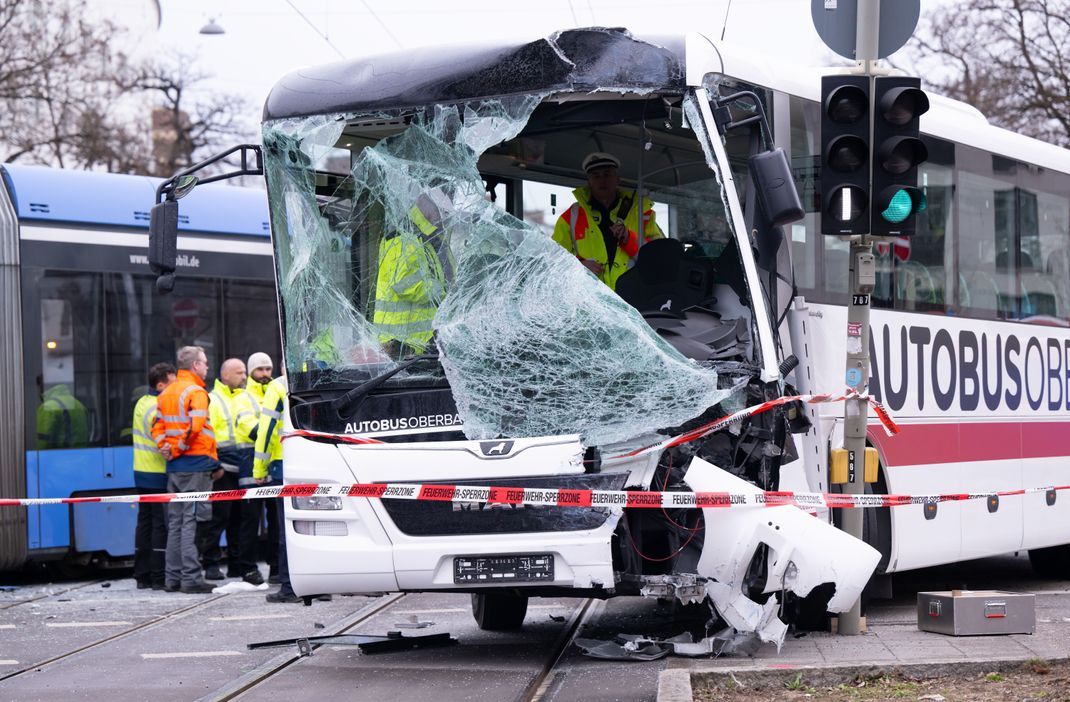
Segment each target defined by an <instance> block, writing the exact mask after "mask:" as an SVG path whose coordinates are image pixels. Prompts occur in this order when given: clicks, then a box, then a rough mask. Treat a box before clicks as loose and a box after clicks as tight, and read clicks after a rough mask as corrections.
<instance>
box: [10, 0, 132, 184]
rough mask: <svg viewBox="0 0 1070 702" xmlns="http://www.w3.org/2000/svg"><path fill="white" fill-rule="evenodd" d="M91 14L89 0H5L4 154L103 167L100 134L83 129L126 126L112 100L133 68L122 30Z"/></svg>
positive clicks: (12, 156)
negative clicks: (120, 48)
mask: <svg viewBox="0 0 1070 702" xmlns="http://www.w3.org/2000/svg"><path fill="white" fill-rule="evenodd" d="M87 15H89V13H88V11H87V4H86V1H85V0H55V1H51V2H50V1H48V0H4V2H3V3H0V139H2V141H3V144H4V148H5V151H6V153H4V154H3V160H4V161H15V160H24V161H36V162H43V163H53V164H55V165H58V166H61V167H62V166H76V167H87V166H89V167H91V166H95V165H98V163H97V162H98V160H100V159H99V158H98V156H97V155H96V154H95V153H89V152H87V148H89V147H90V145H91V144H93V143H95V141H96V137H94V136H92V135H91V134H88V133H83V131H82V130H83V129H85V128H91V129H92V130H94V131H95V132H96V133H98V134H99V132H100V130H101V129H103V128H105V126H106V127H107V130H108V131H109V132H110V131H113V129H115V130H118V127H116V126H115V125H113V124H111V121H112V117H111V113H110V112H109V110H108V107H109V106H110V104H111V103H112V102H113V101H114V100H115V99H116V98H117V97H118V95H119V90H118V86H117V85H116V83H115V80H114V76H116V75H119V74H121V73H122V72H123V71H124V70H126V57H125V56H123V55H122V54H121V53H119V52H116V51H115V50H114V49H113V48H112V46H111V44H110V42H109V39H110V38H111V37H113V36H115V35H116V34H118V33H119V32H120V30H119V29H118V28H117V27H115V26H113V25H111V24H110V23H108V22H91V21H89V20H87V19H86V17H87ZM118 131H121V130H118ZM125 136H126V135H125V134H124V137H125ZM104 160H105V161H107V160H109V159H108V158H107V157H105V158H104Z"/></svg>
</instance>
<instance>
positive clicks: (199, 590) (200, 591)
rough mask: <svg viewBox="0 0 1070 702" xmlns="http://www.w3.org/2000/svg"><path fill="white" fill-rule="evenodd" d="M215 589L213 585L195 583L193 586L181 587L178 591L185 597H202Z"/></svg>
mask: <svg viewBox="0 0 1070 702" xmlns="http://www.w3.org/2000/svg"><path fill="white" fill-rule="evenodd" d="M214 589H215V585H212V584H211V583H196V584H194V585H183V586H182V587H181V588H179V590H180V591H181V592H184V593H186V594H187V595H204V594H207V593H209V592H211V591H212V590H214Z"/></svg>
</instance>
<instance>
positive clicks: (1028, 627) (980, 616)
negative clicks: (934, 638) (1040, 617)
mask: <svg viewBox="0 0 1070 702" xmlns="http://www.w3.org/2000/svg"><path fill="white" fill-rule="evenodd" d="M1035 604H1036V597H1035V596H1034V595H1032V594H1020V593H1015V592H1001V591H999V590H948V591H944V592H919V593H918V628H919V629H921V630H922V631H933V632H936V633H938V634H950V635H951V636H979V635H995V634H1032V633H1033V631H1034V630H1035V629H1036V621H1037V618H1036V610H1035Z"/></svg>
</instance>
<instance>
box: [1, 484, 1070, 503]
mask: <svg viewBox="0 0 1070 702" xmlns="http://www.w3.org/2000/svg"><path fill="white" fill-rule="evenodd" d="M1058 490H1070V485H1059V486H1047V487H1033V488H1024V489H1019V490H1005V491H1000V492H971V493H955V494H944V495H844V494H838V493H830V492H771V491H766V492H762V491H754V492H741V493H730V492H671V491H669V492H655V491H646V490H554V489H546V488H523V487H489V486H479V485H423V484H415V483H354V484H351V485H317V484H308V483H306V484H294V485H275V486H271V487H257V488H246V489H240V490H223V491H220V492H180V493H162V494H150V495H100V496H94V497H44V498H29V499H0V506H18V505H22V506H32V505H68V504H92V503H99V502H124V503H133V502H217V501H226V500H256V499H266V498H275V497H314V496H315V497H332V496H333V497H366V498H371V499H382V500H424V501H430V502H460V503H486V504H490V505H524V506H532V507H625V508H636V509H642V508H655V509H660V508H662V507H664V508H672V509H694V508H707V507H708V508H742V507H779V506H783V505H794V506H795V507H800V508H802V509H806V510H813V509H824V508H843V509H849V508H872V507H900V506H902V505H924V504H933V503H937V502H961V501H963V500H987V499H992V498H999V497H1012V496H1016V495H1031V494H1036V493H1048V492H1051V493H1054V492H1055V491H1058Z"/></svg>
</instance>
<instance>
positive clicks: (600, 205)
mask: <svg viewBox="0 0 1070 702" xmlns="http://www.w3.org/2000/svg"><path fill="white" fill-rule="evenodd" d="M619 169H620V159H618V158H617V157H616V156H614V155H613V154H607V153H605V152H602V151H596V152H594V153H591V154H588V155H587V157H586V158H585V159H583V171H584V172H585V173H586V174H587V185H584V186H580V187H578V188H576V189H575V190H573V191H572V194H573V195H575V196H576V202H575V203H574V204H573V205H572V206H571V207H570V208H568V209H567V210H565V211H564V212H562V213H561V216H560V217H559V218H558V220H557V224H556V225H555V226H554V241H556V242H557V243H558V244H560V245H561V246H563V247H565V248H566V249H568V250H569V251H570V252H572V253H573V254H574V255H575V256H576V257H577V258H578V259H580V262H581V263H582V264H583V265H584V266H586V267H587V269H588V270H589V271H591V272H592V273H594V274H595V275H596V276H598V279H599V280H601V281H602V282H603V283H605V284H606V285H608V286H609V287H610V288H616V285H617V278H619V277H620V276H621V274H622V273H624V272H625V271H626V270H628V266H629V264H630V262H631V260H632V259H634V258H635V256H636V254H638V253H639V246H640V241H639V234H638V232H639V231H640V225H639V221H640V215H641V216H642V222H643V226H642V227H641V229H642V231H643V241H644V242H647V241H651V240H653V239H661V238H663V237H664V236H665V235H664V234H662V232H661V229H659V228H658V224H657V222H656V221H654V210H653V209H652V207H653V204H652V203H651V201H650V200H648V199H647V198H643V202H642V203H638V202H636V201H635V200H636V194H635V191H634V190H628V189H626V188H622V187H620V175H619V174H618V170H619Z"/></svg>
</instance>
